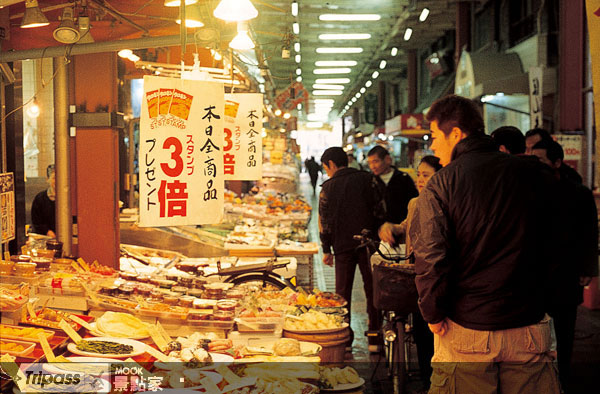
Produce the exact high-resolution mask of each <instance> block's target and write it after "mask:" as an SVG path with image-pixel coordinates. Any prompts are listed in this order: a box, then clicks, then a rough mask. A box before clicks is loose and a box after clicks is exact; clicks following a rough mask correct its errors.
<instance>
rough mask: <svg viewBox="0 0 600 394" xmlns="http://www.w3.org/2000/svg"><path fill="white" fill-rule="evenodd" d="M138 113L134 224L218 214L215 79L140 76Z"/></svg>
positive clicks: (187, 221) (200, 220)
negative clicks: (137, 191) (137, 198)
mask: <svg viewBox="0 0 600 394" xmlns="http://www.w3.org/2000/svg"><path fill="white" fill-rule="evenodd" d="M143 94H144V97H143V99H142V111H141V115H140V118H141V119H140V154H139V158H140V159H139V160H140V226H142V227H152V226H180V225H195V224H213V223H219V222H220V221H221V220H222V218H223V201H224V197H223V193H224V187H225V184H224V176H223V119H224V117H225V114H224V111H225V110H224V108H225V103H224V101H225V100H224V90H223V85H222V84H221V83H216V82H206V81H194V80H182V79H176V78H164V77H155V76H145V77H144V93H143Z"/></svg>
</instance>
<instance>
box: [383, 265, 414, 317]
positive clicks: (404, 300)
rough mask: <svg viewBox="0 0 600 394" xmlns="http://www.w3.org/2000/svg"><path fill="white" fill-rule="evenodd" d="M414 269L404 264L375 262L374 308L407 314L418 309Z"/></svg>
mask: <svg viewBox="0 0 600 394" xmlns="http://www.w3.org/2000/svg"><path fill="white" fill-rule="evenodd" d="M418 298H419V296H418V294H417V287H416V285H415V271H414V268H412V267H407V266H406V264H402V265H400V264H388V263H382V264H377V265H375V266H374V267H373V304H374V306H375V308H377V309H379V310H384V311H393V312H396V313H398V314H409V313H412V312H417V311H418V305H417V300H418Z"/></svg>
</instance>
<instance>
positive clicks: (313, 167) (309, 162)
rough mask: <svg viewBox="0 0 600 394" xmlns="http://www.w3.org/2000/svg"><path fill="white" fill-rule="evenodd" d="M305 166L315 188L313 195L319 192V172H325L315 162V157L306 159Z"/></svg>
mask: <svg viewBox="0 0 600 394" xmlns="http://www.w3.org/2000/svg"><path fill="white" fill-rule="evenodd" d="M304 166H305V167H306V171H307V172H308V176H309V177H310V184H311V185H312V188H313V194H315V193H316V190H317V179H319V172H323V170H322V169H321V166H320V165H319V163H317V162H316V161H315V157H314V156H311V157H310V159H306V161H305V162H304Z"/></svg>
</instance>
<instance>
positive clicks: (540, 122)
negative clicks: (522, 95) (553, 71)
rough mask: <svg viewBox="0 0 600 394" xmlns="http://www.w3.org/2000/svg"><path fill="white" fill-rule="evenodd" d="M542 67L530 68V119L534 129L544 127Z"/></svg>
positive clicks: (531, 126)
mask: <svg viewBox="0 0 600 394" xmlns="http://www.w3.org/2000/svg"><path fill="white" fill-rule="evenodd" d="M543 75H544V73H543V70H542V68H541V67H530V68H529V117H530V125H529V127H530V128H532V129H535V128H542V127H544V112H543V111H542V82H543V80H542V77H543Z"/></svg>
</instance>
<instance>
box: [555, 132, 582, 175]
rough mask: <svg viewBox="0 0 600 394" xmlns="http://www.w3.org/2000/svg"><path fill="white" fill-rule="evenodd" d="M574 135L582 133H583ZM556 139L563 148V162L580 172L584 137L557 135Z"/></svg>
mask: <svg viewBox="0 0 600 394" xmlns="http://www.w3.org/2000/svg"><path fill="white" fill-rule="evenodd" d="M573 133H581V131H579V132H578V131H575V132H573ZM554 139H556V142H558V143H559V144H560V146H562V148H563V152H564V154H565V157H564V159H563V162H564V163H565V164H567V165H569V166H571V167H573V168H574V169H575V170H577V171H579V163H580V162H581V158H582V153H583V137H582V136H581V135H577V134H555V135H554Z"/></svg>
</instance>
